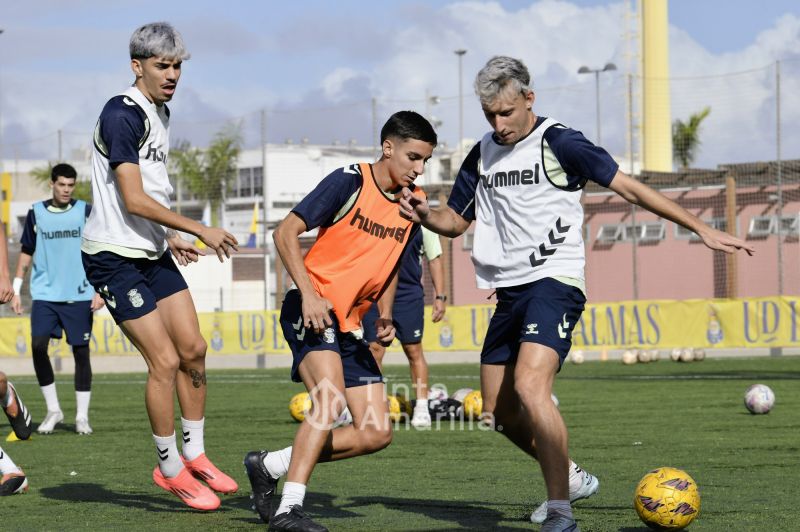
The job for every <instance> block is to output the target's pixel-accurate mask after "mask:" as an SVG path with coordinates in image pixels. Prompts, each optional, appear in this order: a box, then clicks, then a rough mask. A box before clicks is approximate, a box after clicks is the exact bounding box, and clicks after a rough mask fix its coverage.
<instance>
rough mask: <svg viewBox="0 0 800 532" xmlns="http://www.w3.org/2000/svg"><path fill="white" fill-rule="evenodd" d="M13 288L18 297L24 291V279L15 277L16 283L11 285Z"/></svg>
mask: <svg viewBox="0 0 800 532" xmlns="http://www.w3.org/2000/svg"><path fill="white" fill-rule="evenodd" d="M11 288H13V289H14V295H15V296H18V295H19V292H20V290H22V277H14V281H13V282H12V283H11Z"/></svg>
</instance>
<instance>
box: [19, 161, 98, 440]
mask: <svg viewBox="0 0 800 532" xmlns="http://www.w3.org/2000/svg"><path fill="white" fill-rule="evenodd" d="M77 177H78V174H77V173H76V172H75V169H74V168H73V167H72V166H70V165H68V164H57V165H55V166H54V167H53V169H52V171H51V172H50V187H51V188H52V190H53V196H52V198H51V199H49V200H47V201H41V202H38V203H35V204H34V205H33V207H32V208H31V209H30V210H29V211H28V216H27V218H26V219H25V228H24V229H23V231H22V238H21V239H20V244H21V246H22V252H21V253H20V255H19V261H18V262H17V273H16V277H15V278H14V284H13V286H14V298H13V299H12V301H11V308H12V310H13V311H14V312H16V313H17V314H21V313H22V301H21V299H20V296H19V293H20V288H21V287H22V283H23V281H24V278H25V275H26V274H27V273H28V270H31V266H32V273H31V298H32V299H33V306H32V308H31V349H32V351H33V369H34V370H35V371H36V379H37V380H38V381H39V387H40V388H41V389H42V395H43V396H44V400H45V403H46V404H47V415H46V416H45V418H44V419H43V420H42V422H41V423H40V424H39V428H38V429H37V430H38V432H39V433H40V434H49V433H51V432H53V429H54V428H55V426H56V424H57V423H60V422H61V421H63V419H64V413H63V412H62V411H61V405H60V403H59V402H58V393H57V392H56V382H55V376H54V375H53V366H52V364H51V363H50V357H48V356H47V347H48V345H49V343H50V338H61V334H62V331H64V332H66V334H67V343H68V344H69V345H70V346H72V356H73V357H74V358H75V403H76V404H77V412H76V414H75V431H76V432H77V433H78V434H91V432H92V427H91V426H90V425H89V401H90V400H91V395H92V366H91V362H90V361H89V340H90V339H91V335H92V318H93V316H94V311H95V310H97V309H99V308H101V307H102V306H103V299H102V298H101V297H100V296H99V295H98V294H96V293H95V291H94V289H93V288H92V287H91V286H89V283H88V281H87V280H86V274H85V273H84V271H83V264H82V263H81V234H82V233H83V226H84V224H85V222H86V218H87V217H88V216H89V213H90V212H91V210H92V206H91V205H89V204H88V203H86V202H84V201H78V200H75V199H73V198H72V193H73V191H74V190H75V181H76V179H77Z"/></svg>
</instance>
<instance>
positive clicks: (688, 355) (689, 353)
mask: <svg viewBox="0 0 800 532" xmlns="http://www.w3.org/2000/svg"><path fill="white" fill-rule="evenodd" d="M692 360H694V349H692V348H691V347H687V348H686V349H684V350H682V351H681V358H680V361H681V362H691V361H692Z"/></svg>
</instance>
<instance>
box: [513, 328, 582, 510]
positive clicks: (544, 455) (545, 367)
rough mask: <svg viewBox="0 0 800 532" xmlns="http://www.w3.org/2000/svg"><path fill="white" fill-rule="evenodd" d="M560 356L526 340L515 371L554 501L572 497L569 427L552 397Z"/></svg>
mask: <svg viewBox="0 0 800 532" xmlns="http://www.w3.org/2000/svg"><path fill="white" fill-rule="evenodd" d="M557 371H558V355H557V354H556V352H555V351H554V350H553V349H551V348H549V347H546V346H543V345H540V344H534V343H531V342H523V343H522V344H521V345H520V350H519V358H518V360H517V365H516V368H515V371H514V390H515V391H516V392H517V395H518V396H519V399H520V402H521V403H522V407H523V410H524V411H525V412H527V414H528V416H529V419H530V422H531V427H532V429H533V436H534V439H535V440H536V442H537V454H538V457H539V464H540V466H541V468H542V475H543V476H544V481H545V483H546V484H547V495H548V498H549V499H550V500H569V473H568V472H569V455H568V451H567V427H566V425H565V424H564V420H563V418H562V417H561V413H560V412H559V411H558V408H556V405H555V404H554V403H553V401H552V400H551V398H550V394H551V393H552V389H553V380H554V379H555V376H556V372H557Z"/></svg>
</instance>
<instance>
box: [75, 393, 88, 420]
mask: <svg viewBox="0 0 800 532" xmlns="http://www.w3.org/2000/svg"><path fill="white" fill-rule="evenodd" d="M91 399H92V392H75V404H76V405H77V409H76V410H77V413H76V414H75V417H76V418H79V417H82V418H83V419H89V401H91Z"/></svg>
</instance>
